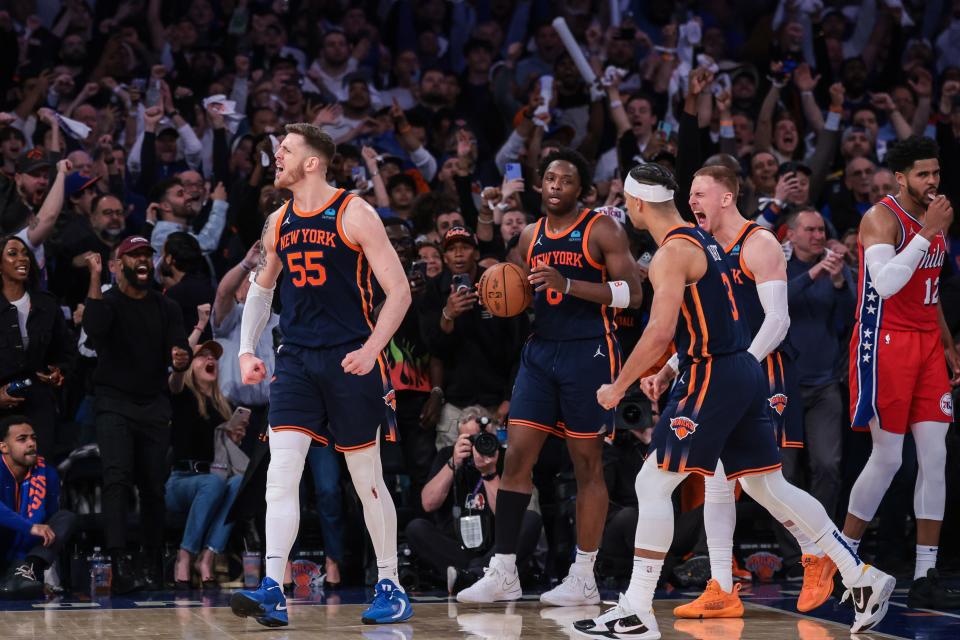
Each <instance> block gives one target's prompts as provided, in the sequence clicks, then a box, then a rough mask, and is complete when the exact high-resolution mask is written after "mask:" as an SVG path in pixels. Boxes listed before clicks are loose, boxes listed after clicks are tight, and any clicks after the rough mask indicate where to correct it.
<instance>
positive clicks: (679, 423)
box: [650, 351, 780, 480]
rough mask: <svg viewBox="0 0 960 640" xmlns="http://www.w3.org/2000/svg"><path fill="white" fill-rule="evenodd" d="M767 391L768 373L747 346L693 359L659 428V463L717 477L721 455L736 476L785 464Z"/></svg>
mask: <svg viewBox="0 0 960 640" xmlns="http://www.w3.org/2000/svg"><path fill="white" fill-rule="evenodd" d="M768 396H769V384H768V381H767V380H766V379H764V372H763V370H762V369H761V367H760V366H759V363H757V360H756V358H754V357H753V356H752V355H750V354H749V353H747V352H746V351H743V352H740V353H734V354H730V355H723V356H716V357H713V358H707V359H704V360H702V361H700V362H695V363H693V364H692V365H690V367H688V368H687V369H685V370H684V371H683V372H682V374H681V376H680V378H679V380H678V381H677V384H676V385H675V386H674V388H673V391H671V393H670V399H669V401H668V403H667V407H666V409H665V410H664V411H663V413H662V414H661V416H660V421H659V422H657V425H656V427H654V430H653V442H652V443H651V445H650V446H651V447H655V448H656V450H657V464H658V466H659V467H660V468H661V469H664V470H667V471H676V472H680V473H696V474H699V475H702V476H712V475H713V473H714V471H715V470H716V468H717V460H722V461H723V468H724V471H725V472H726V475H727V478H728V479H731V480H732V479H734V478H739V477H741V476H747V475H753V474H757V473H766V472H769V471H773V470H775V469H778V468H780V449H779V448H778V447H777V441H776V438H775V433H774V427H773V422H772V420H771V418H770V411H769V409H768V407H769V403H768V401H767V398H768Z"/></svg>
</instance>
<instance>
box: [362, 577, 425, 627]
mask: <svg viewBox="0 0 960 640" xmlns="http://www.w3.org/2000/svg"><path fill="white" fill-rule="evenodd" d="M412 616H413V607H411V606H410V599H409V598H407V594H405V593H404V592H403V591H401V590H400V588H399V587H397V585H396V584H394V582H393V580H387V579H386V578H385V579H383V580H381V581H380V582H378V583H377V586H376V587H374V590H373V602H372V603H370V606H369V607H368V608H367V610H366V611H364V612H363V617H361V618H360V620H361V621H362V622H363V624H395V623H397V622H403V621H405V620H409V619H410V618H411V617H412Z"/></svg>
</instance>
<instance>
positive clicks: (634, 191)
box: [623, 175, 673, 202]
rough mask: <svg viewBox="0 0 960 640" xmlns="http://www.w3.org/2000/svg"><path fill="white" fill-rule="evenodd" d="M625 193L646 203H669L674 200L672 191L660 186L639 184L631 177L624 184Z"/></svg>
mask: <svg viewBox="0 0 960 640" xmlns="http://www.w3.org/2000/svg"><path fill="white" fill-rule="evenodd" d="M623 191H624V193H628V194H630V195H631V196H633V197H634V198H638V199H640V200H643V201H644V202H667V201H668V200H673V190H672V189H667V188H666V187H664V186H663V185H659V184H643V183H640V182H637V181H636V180H634V179H633V176H631V175H628V176H627V181H626V182H625V183H623Z"/></svg>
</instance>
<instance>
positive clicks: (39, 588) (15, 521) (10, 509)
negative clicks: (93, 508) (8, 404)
mask: <svg viewBox="0 0 960 640" xmlns="http://www.w3.org/2000/svg"><path fill="white" fill-rule="evenodd" d="M0 457H2V458H3V464H2V465H0V569H2V570H3V574H2V576H0V599H19V598H23V599H28V598H38V597H40V596H41V595H42V594H43V572H44V571H45V570H46V569H47V567H49V566H50V565H51V564H53V562H54V561H55V560H56V559H57V557H58V556H59V555H60V550H61V549H62V548H63V546H64V544H66V542H67V541H68V540H69V539H70V537H71V535H72V534H73V530H74V526H75V522H76V516H74V514H73V513H71V512H69V511H65V510H61V509H60V504H59V503H60V479H59V477H58V476H57V471H56V469H54V468H53V467H52V466H47V463H46V462H45V461H44V459H43V458H42V457H41V456H40V455H38V453H37V435H36V434H35V433H34V431H33V426H31V425H30V422H29V419H28V418H26V417H25V416H17V415H12V416H8V417H5V418H3V419H0Z"/></svg>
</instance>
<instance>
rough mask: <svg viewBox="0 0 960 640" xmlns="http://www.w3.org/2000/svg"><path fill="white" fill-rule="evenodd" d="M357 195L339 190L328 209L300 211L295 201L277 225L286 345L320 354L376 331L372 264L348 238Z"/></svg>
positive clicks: (284, 212) (282, 324) (282, 330)
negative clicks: (348, 216)
mask: <svg viewBox="0 0 960 640" xmlns="http://www.w3.org/2000/svg"><path fill="white" fill-rule="evenodd" d="M351 198H353V195H351V194H348V193H347V192H346V191H345V190H344V189H338V190H337V192H336V194H334V196H333V198H331V200H330V202H328V203H327V204H326V206H324V207H321V208H319V209H317V210H316V211H300V210H299V209H298V208H297V205H296V204H295V203H294V201H293V200H290V201H289V202H288V203H287V205H286V208H285V209H284V210H283V214H282V215H281V216H280V217H279V218H278V220H277V228H276V236H275V240H274V242H275V243H276V250H277V255H278V256H279V257H280V261H281V262H282V263H283V270H284V272H285V277H284V279H283V283H282V284H281V285H280V301H281V303H282V304H283V310H282V313H281V314H280V331H281V333H282V334H283V342H284V343H290V344H294V345H298V346H301V347H307V348H313V349H319V348H327V347H334V346H338V345H342V344H346V343H349V342H362V341H364V340H366V339H367V337H368V336H369V335H370V333H371V331H372V330H373V323H372V321H371V318H372V315H371V312H372V310H373V302H372V297H373V287H372V286H371V280H372V274H371V270H370V264H369V263H368V262H367V260H366V258H365V257H364V255H363V251H362V250H361V249H360V247H359V246H357V245H355V244H353V243H352V242H350V241H348V240H347V239H346V236H345V235H344V233H343V214H344V211H345V210H346V208H347V203H348V202H349V201H350V199H351Z"/></svg>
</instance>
